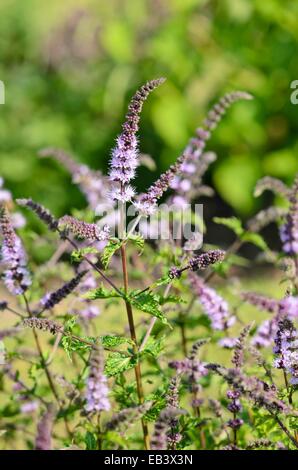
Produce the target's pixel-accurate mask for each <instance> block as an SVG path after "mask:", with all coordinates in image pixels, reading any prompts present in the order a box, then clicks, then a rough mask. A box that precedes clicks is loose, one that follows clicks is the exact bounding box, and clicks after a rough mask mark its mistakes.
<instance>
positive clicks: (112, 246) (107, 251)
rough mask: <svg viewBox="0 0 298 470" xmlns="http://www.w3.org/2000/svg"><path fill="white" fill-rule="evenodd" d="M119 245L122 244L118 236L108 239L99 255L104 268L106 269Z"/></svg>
mask: <svg viewBox="0 0 298 470" xmlns="http://www.w3.org/2000/svg"><path fill="white" fill-rule="evenodd" d="M121 245H122V240H119V239H118V238H112V239H111V240H109V242H108V243H107V245H106V246H105V248H104V250H103V254H102V256H101V262H102V264H103V267H104V268H105V269H107V267H108V266H109V264H110V261H111V258H112V256H113V255H114V253H115V252H116V251H117V250H119V248H120V247H121Z"/></svg>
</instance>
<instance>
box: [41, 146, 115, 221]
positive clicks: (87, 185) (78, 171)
mask: <svg viewBox="0 0 298 470" xmlns="http://www.w3.org/2000/svg"><path fill="white" fill-rule="evenodd" d="M39 156H40V157H53V158H55V159H56V160H57V161H58V162H59V163H61V164H62V165H63V166H64V167H65V168H66V169H67V170H68V171H69V173H70V174H71V176H72V181H73V183H74V184H76V185H78V186H79V188H80V190H81V191H82V193H83V194H84V195H85V197H86V199H87V201H88V204H89V206H90V208H91V209H92V210H93V211H94V212H95V213H102V212H103V211H104V210H109V209H111V208H112V207H113V203H112V201H111V200H109V199H107V192H108V191H109V188H110V185H109V181H108V178H107V177H104V176H103V175H102V173H101V172H100V171H94V170H91V169H90V168H89V167H88V166H87V165H81V164H79V163H77V162H76V161H75V160H74V159H73V157H72V156H71V155H69V154H68V153H67V152H65V151H64V150H62V149H57V148H46V149H43V150H41V151H40V152H39Z"/></svg>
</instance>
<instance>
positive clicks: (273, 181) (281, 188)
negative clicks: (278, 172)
mask: <svg viewBox="0 0 298 470" xmlns="http://www.w3.org/2000/svg"><path fill="white" fill-rule="evenodd" d="M268 189H269V190H270V191H272V192H273V193H275V194H280V195H282V196H285V197H289V196H290V190H289V188H288V187H287V186H286V185H285V184H284V183H283V182H282V181H281V180H279V179H278V178H273V177H272V176H265V177H264V178H261V179H260V180H259V181H258V182H257V184H256V187H255V190H254V195H255V196H256V197H258V196H261V194H263V192H264V191H266V190H268Z"/></svg>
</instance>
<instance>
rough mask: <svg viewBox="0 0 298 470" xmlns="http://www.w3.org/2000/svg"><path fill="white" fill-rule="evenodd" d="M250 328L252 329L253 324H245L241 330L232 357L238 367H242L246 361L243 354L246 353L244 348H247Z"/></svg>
mask: <svg viewBox="0 0 298 470" xmlns="http://www.w3.org/2000/svg"><path fill="white" fill-rule="evenodd" d="M250 329H251V325H247V326H245V327H244V328H243V330H242V331H241V333H240V335H239V337H238V339H237V342H236V344H235V350H234V354H233V357H232V363H233V364H234V365H235V367H237V368H238V369H240V367H242V366H243V363H244V356H243V354H244V348H245V341H246V338H247V336H248V335H249V332H250Z"/></svg>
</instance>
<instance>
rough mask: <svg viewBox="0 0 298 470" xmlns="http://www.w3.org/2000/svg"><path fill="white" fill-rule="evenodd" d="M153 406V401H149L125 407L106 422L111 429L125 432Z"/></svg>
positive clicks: (108, 428)
mask: <svg viewBox="0 0 298 470" xmlns="http://www.w3.org/2000/svg"><path fill="white" fill-rule="evenodd" d="M151 406H152V402H151V401H147V402H145V403H143V404H142V405H139V406H133V407H131V408H124V409H123V410H121V411H119V413H117V414H115V415H113V416H112V418H111V420H110V421H109V422H108V423H107V424H106V429H107V430H109V431H115V430H116V431H118V432H119V431H120V432H122V433H123V432H124V431H125V430H126V429H127V428H128V427H130V426H131V425H133V424H134V423H136V422H137V421H138V419H140V418H141V417H142V416H143V415H144V414H145V413H146V412H147V411H148V410H149V409H150V408H151Z"/></svg>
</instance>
